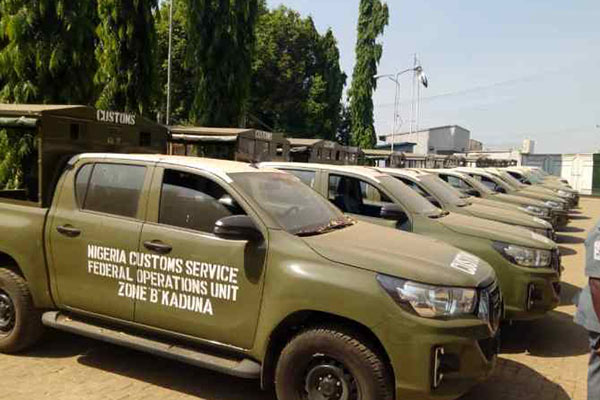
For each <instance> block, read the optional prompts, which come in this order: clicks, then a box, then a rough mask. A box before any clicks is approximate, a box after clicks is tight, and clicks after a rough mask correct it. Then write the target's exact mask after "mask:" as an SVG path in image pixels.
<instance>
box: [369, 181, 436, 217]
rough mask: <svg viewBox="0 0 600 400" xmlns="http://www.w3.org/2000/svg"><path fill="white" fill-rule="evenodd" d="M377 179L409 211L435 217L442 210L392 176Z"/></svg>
mask: <svg viewBox="0 0 600 400" xmlns="http://www.w3.org/2000/svg"><path fill="white" fill-rule="evenodd" d="M377 179H378V180H379V181H380V182H381V184H382V185H383V187H384V188H385V189H386V190H388V191H389V192H390V193H391V194H392V196H394V197H395V198H396V199H398V201H400V203H401V204H402V205H403V206H405V207H406V208H408V210H409V211H410V212H413V213H416V214H422V215H427V216H436V217H437V216H441V215H442V214H443V211H442V210H440V209H439V208H437V207H436V206H434V205H433V204H431V203H430V202H429V201H428V200H427V199H426V198H425V197H423V196H421V195H420V194H418V193H417V192H415V191H414V190H412V189H411V188H410V187H408V186H407V185H406V184H404V183H402V182H400V181H399V180H398V179H396V178H394V177H393V176H382V177H378V178H377Z"/></svg>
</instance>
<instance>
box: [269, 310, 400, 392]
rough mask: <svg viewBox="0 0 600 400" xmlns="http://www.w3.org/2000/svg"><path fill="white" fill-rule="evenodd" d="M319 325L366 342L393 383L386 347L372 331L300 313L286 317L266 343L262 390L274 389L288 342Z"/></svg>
mask: <svg viewBox="0 0 600 400" xmlns="http://www.w3.org/2000/svg"><path fill="white" fill-rule="evenodd" d="M322 325H329V326H332V325H333V326H337V327H340V328H342V329H344V330H346V331H351V332H352V333H355V334H356V335H357V336H358V337H359V338H360V339H362V340H364V341H366V342H367V344H369V345H370V346H372V349H373V350H374V351H376V352H377V353H378V354H379V355H381V357H383V361H384V362H385V365H386V367H387V368H388V370H389V372H390V378H392V379H393V377H394V376H395V375H394V368H393V366H392V363H391V361H390V359H389V357H388V354H387V352H386V351H385V347H384V346H383V344H382V342H381V341H380V340H379V338H378V337H377V336H376V335H375V333H373V331H372V330H371V329H369V328H368V327H367V326H365V325H363V324H361V323H360V322H357V321H355V320H352V319H349V318H346V317H342V316H339V315H336V314H331V313H327V312H322V311H313V310H303V311H297V312H295V313H293V314H291V315H288V316H287V317H286V318H285V319H283V321H281V322H280V323H279V324H278V325H277V327H276V328H275V329H274V330H273V332H272V333H271V335H270V336H269V343H268V346H267V351H266V354H265V357H264V361H263V365H262V374H261V387H262V388H263V389H271V388H272V387H273V382H274V380H275V368H276V367H277V361H278V359H279V355H280V354H281V351H282V350H283V348H284V347H285V345H286V344H287V343H288V342H289V341H290V339H292V338H293V337H294V336H295V335H296V334H297V333H298V332H300V331H302V330H304V329H307V328H311V327H316V326H322Z"/></svg>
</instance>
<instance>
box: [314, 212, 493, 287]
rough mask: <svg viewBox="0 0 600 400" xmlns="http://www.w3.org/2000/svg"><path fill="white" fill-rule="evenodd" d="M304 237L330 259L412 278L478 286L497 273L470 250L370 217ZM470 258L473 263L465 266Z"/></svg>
mask: <svg viewBox="0 0 600 400" xmlns="http://www.w3.org/2000/svg"><path fill="white" fill-rule="evenodd" d="M302 239H303V240H304V241H305V242H306V244H307V245H308V246H310V248H312V249H313V250H314V251H315V252H316V253H318V254H319V255H321V256H322V257H325V258H326V259H328V260H330V261H334V262H337V263H342V264H346V265H350V266H353V267H357V268H363V269H368V270H371V271H373V272H378V273H382V274H386V275H391V276H395V277H398V278H402V279H408V280H413V281H416V282H421V283H426V284H431V285H439V286H459V287H481V286H487V285H489V284H491V283H492V282H493V281H494V280H495V279H496V275H495V273H494V271H493V270H492V268H491V267H490V266H489V264H487V263H486V262H485V261H483V260H481V259H479V258H477V257H475V256H473V255H471V254H469V253H465V252H463V251H461V250H459V249H457V248H455V247H452V246H450V245H448V244H446V243H444V242H441V241H438V240H435V239H430V238H427V237H424V236H419V235H415V234H413V233H407V232H403V231H399V230H397V229H392V228H386V227H383V226H379V225H374V224H370V223H368V222H360V221H359V222H357V223H356V224H355V225H353V226H350V227H348V228H345V229H341V230H338V231H333V232H330V233H326V234H322V235H317V236H308V237H303V238H302ZM469 260H471V266H473V264H474V265H475V267H474V268H473V269H469V268H466V269H465V268H463V266H464V263H465V262H466V263H467V264H469ZM473 261H474V262H473Z"/></svg>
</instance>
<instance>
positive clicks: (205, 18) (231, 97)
mask: <svg viewBox="0 0 600 400" xmlns="http://www.w3.org/2000/svg"><path fill="white" fill-rule="evenodd" d="M185 2H186V6H187V19H186V28H187V29H186V30H187V32H188V40H189V52H188V63H189V65H190V66H191V67H192V73H193V76H194V81H192V82H190V84H191V85H193V87H194V88H195V96H194V101H193V104H192V107H191V113H190V119H191V121H192V122H194V123H196V124H201V125H211V126H239V125H240V124H241V123H242V120H243V117H244V114H245V111H246V106H247V100H248V95H249V90H250V74H251V69H250V66H251V63H252V54H253V49H254V28H255V25H256V19H257V15H258V8H259V7H258V5H259V1H258V0H185Z"/></svg>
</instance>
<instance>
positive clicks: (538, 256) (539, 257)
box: [494, 235, 552, 268]
mask: <svg viewBox="0 0 600 400" xmlns="http://www.w3.org/2000/svg"><path fill="white" fill-rule="evenodd" d="M544 236H546V235H544ZM494 248H495V249H496V250H497V251H498V252H499V253H500V254H502V255H503V256H504V258H506V259H507V260H508V261H510V262H511V263H513V264H517V265H521V266H523V267H535V268H547V267H549V266H550V262H551V261H552V253H551V252H550V250H540V249H532V248H529V247H522V246H517V245H514V244H508V243H500V242H496V243H494Z"/></svg>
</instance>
